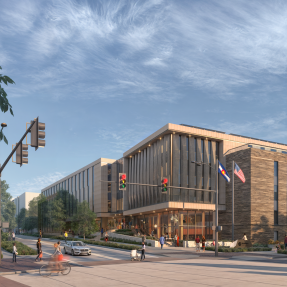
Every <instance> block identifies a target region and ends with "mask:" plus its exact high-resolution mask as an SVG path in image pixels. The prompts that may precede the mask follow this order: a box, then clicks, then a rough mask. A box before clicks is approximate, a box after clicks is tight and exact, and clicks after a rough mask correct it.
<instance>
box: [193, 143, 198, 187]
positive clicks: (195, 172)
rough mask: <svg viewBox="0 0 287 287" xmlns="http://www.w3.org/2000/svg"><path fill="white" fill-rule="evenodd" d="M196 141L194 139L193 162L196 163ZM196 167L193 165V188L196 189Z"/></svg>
mask: <svg viewBox="0 0 287 287" xmlns="http://www.w3.org/2000/svg"><path fill="white" fill-rule="evenodd" d="M196 150H197V140H196V139H194V161H195V162H197V152H196ZM196 167H197V165H196V164H194V187H196Z"/></svg>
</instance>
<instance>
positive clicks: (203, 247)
mask: <svg viewBox="0 0 287 287" xmlns="http://www.w3.org/2000/svg"><path fill="white" fill-rule="evenodd" d="M205 241H206V240H205V236H204V235H203V236H202V239H201V242H202V249H203V252H205Z"/></svg>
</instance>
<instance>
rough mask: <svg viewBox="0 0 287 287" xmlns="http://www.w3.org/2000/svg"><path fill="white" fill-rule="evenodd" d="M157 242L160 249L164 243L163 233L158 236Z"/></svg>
mask: <svg viewBox="0 0 287 287" xmlns="http://www.w3.org/2000/svg"><path fill="white" fill-rule="evenodd" d="M159 243H160V245H161V249H162V247H163V245H164V237H163V235H161V237H160V238H159Z"/></svg>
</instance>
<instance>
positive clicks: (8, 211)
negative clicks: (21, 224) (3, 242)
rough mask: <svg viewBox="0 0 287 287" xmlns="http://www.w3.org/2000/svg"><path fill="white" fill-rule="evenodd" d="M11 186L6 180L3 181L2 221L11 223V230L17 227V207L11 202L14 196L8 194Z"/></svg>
mask: <svg viewBox="0 0 287 287" xmlns="http://www.w3.org/2000/svg"><path fill="white" fill-rule="evenodd" d="M8 188H9V184H7V183H6V180H1V219H2V221H6V222H9V228H11V229H12V228H15V227H16V218H15V215H16V205H15V204H14V202H12V201H11V199H12V195H11V194H10V193H9V192H7V189H8Z"/></svg>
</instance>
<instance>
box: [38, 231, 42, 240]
mask: <svg viewBox="0 0 287 287" xmlns="http://www.w3.org/2000/svg"><path fill="white" fill-rule="evenodd" d="M39 235H40V238H42V229H40V230H39Z"/></svg>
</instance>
